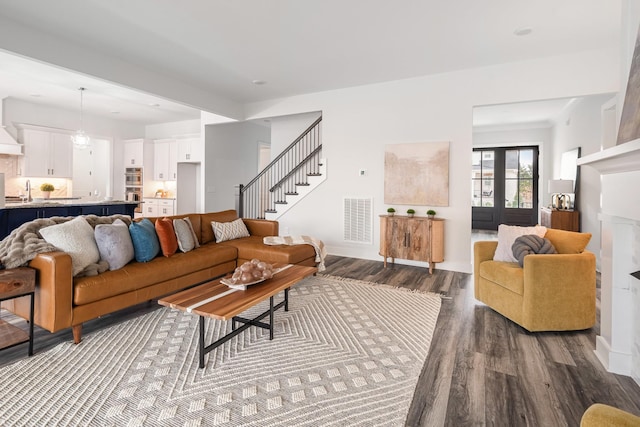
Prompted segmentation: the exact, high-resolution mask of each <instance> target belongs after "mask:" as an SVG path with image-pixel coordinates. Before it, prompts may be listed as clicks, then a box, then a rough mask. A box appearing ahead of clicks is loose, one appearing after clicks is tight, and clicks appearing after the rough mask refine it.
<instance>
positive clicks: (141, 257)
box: [129, 218, 160, 262]
mask: <svg viewBox="0 0 640 427" xmlns="http://www.w3.org/2000/svg"><path fill="white" fill-rule="evenodd" d="M129 234H131V241H132V242H133V252H134V253H135V257H136V261H138V262H147V261H151V260H152V259H154V258H155V257H156V255H158V253H159V252H160V241H159V240H158V235H157V234H156V228H155V226H154V225H153V223H152V222H151V221H149V220H148V219H147V218H144V219H143V220H142V221H139V222H132V223H131V225H130V226H129Z"/></svg>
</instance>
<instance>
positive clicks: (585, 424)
mask: <svg viewBox="0 0 640 427" xmlns="http://www.w3.org/2000/svg"><path fill="white" fill-rule="evenodd" d="M602 426H607V427H640V417H637V416H635V415H633V414H630V413H629V412H625V411H623V410H621V409H618V408H614V407H613V406H609V405H603V404H601V403H594V404H593V405H591V406H590V407H589V408H588V409H587V410H586V411H585V412H584V414H583V415H582V420H581V421H580V427H602Z"/></svg>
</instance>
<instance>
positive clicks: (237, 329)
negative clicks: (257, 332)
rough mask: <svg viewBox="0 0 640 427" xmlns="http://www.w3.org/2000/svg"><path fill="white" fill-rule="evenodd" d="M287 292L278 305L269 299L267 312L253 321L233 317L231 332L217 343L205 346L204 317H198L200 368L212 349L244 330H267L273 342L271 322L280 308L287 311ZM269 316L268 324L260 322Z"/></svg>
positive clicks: (286, 290)
mask: <svg viewBox="0 0 640 427" xmlns="http://www.w3.org/2000/svg"><path fill="white" fill-rule="evenodd" d="M288 291H289V290H288V289H285V298H284V300H283V301H281V302H279V303H278V304H275V305H274V303H273V301H274V300H273V298H274V297H273V296H272V297H270V298H269V310H267V311H265V312H264V313H262V314H259V315H258V316H256V317H254V318H253V319H245V318H244V317H240V316H234V317H233V318H232V323H231V325H232V329H231V332H229V333H228V334H226V335H224V336H223V337H221V338H219V339H218V340H217V341H215V342H213V343H211V344H209V345H206V344H205V342H204V321H205V317H204V316H200V320H199V323H200V339H199V343H198V345H199V347H200V348H199V350H200V354H199V358H200V368H201V369H202V368H204V356H205V355H206V354H207V353H209V352H211V351H213V350H214V349H216V348H218V347H220V346H221V345H222V344H224V343H225V342H227V341H229V340H230V339H231V338H233V337H235V336H236V335H238V334H240V333H242V332H243V331H245V330H246V329H248V328H249V327H251V326H256V327H258V328H263V329H269V340H273V331H274V329H273V320H274V314H275V312H276V311H277V310H279V309H280V308H282V307H285V310H287V311H288V303H289V292H288ZM267 316H269V324H267V323H264V322H261V320H262V319H264V318H265V317H267ZM237 322H239V323H241V324H242V325H241V326H239V327H237Z"/></svg>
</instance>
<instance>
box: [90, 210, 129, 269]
mask: <svg viewBox="0 0 640 427" xmlns="http://www.w3.org/2000/svg"><path fill="white" fill-rule="evenodd" d="M94 236H95V238H96V243H97V245H98V251H99V252H100V259H101V260H104V261H106V262H107V263H108V264H109V270H117V269H119V268H122V267H124V266H125V265H127V264H128V263H129V261H131V260H132V259H133V257H134V256H135V255H134V252H133V243H132V242H131V236H130V235H129V227H127V224H125V223H124V221H122V220H120V219H116V220H115V221H114V222H113V224H98V225H96V228H95V229H94Z"/></svg>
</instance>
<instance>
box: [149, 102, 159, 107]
mask: <svg viewBox="0 0 640 427" xmlns="http://www.w3.org/2000/svg"><path fill="white" fill-rule="evenodd" d="M159 106H160V104H154V103H151V104H149V107H155V108H158V107H159Z"/></svg>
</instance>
